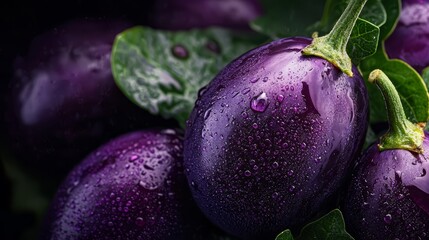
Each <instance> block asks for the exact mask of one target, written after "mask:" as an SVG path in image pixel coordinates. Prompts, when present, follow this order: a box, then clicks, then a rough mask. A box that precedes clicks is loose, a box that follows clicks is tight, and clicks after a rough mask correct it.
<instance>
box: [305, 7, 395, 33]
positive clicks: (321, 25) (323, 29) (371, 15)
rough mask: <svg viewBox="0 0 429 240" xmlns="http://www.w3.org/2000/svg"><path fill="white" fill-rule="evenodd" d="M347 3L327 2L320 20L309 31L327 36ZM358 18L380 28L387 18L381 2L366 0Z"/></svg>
mask: <svg viewBox="0 0 429 240" xmlns="http://www.w3.org/2000/svg"><path fill="white" fill-rule="evenodd" d="M348 2H349V0H327V1H326V3H325V9H324V10H323V16H322V18H321V20H320V21H318V22H317V23H316V24H314V25H313V26H312V27H311V29H313V31H318V32H319V34H322V35H324V34H327V33H328V32H329V31H330V30H331V29H332V27H333V26H334V24H335V22H336V21H337V20H338V18H339V17H340V16H341V14H342V13H343V11H344V9H345V8H346V7H347V3H348ZM360 18H361V19H365V20H366V21H368V22H370V23H372V24H374V25H376V26H377V27H380V26H382V25H383V24H384V23H385V22H386V18H387V16H386V10H385V8H384V7H383V4H382V3H381V0H368V1H367V2H366V4H365V7H364V8H363V10H362V12H361V14H360Z"/></svg>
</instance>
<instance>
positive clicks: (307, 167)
mask: <svg viewBox="0 0 429 240" xmlns="http://www.w3.org/2000/svg"><path fill="white" fill-rule="evenodd" d="M310 43H311V39H308V38H298V37H296V38H286V39H281V40H276V41H274V42H271V43H269V44H266V45H263V46H261V47H259V48H256V49H254V50H251V51H249V52H248V53H245V54H244V55H242V56H241V57H239V58H238V59H236V60H234V61H233V62H232V63H230V64H229V65H228V66H227V67H226V68H225V69H223V70H222V71H221V72H220V73H219V74H218V75H217V76H216V77H215V78H214V79H213V80H212V81H211V82H210V83H209V85H208V86H207V87H206V88H204V89H202V90H201V91H200V94H199V97H198V100H197V101H196V105H195V108H194V110H193V112H192V114H191V116H190V119H189V121H188V126H187V128H186V134H185V148H184V157H185V167H186V169H187V171H186V174H187V177H188V182H189V184H190V186H191V190H192V193H193V196H194V199H195V200H196V202H197V204H198V205H199V207H200V208H201V209H202V211H203V212H204V213H205V214H206V216H207V217H208V218H209V219H210V220H211V221H212V222H213V223H215V224H217V225H218V226H220V227H221V228H222V229H224V230H225V231H227V232H229V233H231V234H233V235H235V236H238V237H241V238H243V239H269V238H274V237H275V235H276V234H278V233H279V232H281V231H282V230H284V229H286V228H290V229H293V230H295V231H297V230H299V229H300V228H301V227H302V226H303V225H304V224H306V223H308V222H309V221H310V220H312V219H314V218H315V217H317V215H319V214H322V213H326V212H327V211H328V210H330V209H332V208H333V207H334V206H335V203H336V197H337V196H336V195H337V192H338V189H339V188H340V187H341V186H342V185H343V184H344V182H345V179H346V178H347V176H348V174H349V173H350V170H351V166H352V165H353V163H354V160H355V159H356V157H357V155H358V154H359V152H360V149H361V146H362V143H363V140H364V136H365V132H366V129H367V120H368V98H367V91H366V88H365V85H364V82H363V80H362V77H361V76H360V75H359V73H358V71H357V69H356V68H355V67H353V70H352V72H353V73H354V76H353V77H349V76H348V75H346V74H344V73H343V72H342V71H341V70H339V69H338V68H336V67H334V65H333V64H331V63H330V62H328V61H326V60H325V59H322V58H319V57H313V56H304V55H302V53H301V50H302V49H303V48H304V47H306V46H307V45H309V44H310Z"/></svg>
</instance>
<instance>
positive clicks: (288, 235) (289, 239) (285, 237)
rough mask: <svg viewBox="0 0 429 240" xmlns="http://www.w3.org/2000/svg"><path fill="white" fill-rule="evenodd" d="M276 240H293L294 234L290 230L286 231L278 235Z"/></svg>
mask: <svg viewBox="0 0 429 240" xmlns="http://www.w3.org/2000/svg"><path fill="white" fill-rule="evenodd" d="M275 240H293V236H292V232H291V231H290V230H289V229H286V230H284V231H283V232H281V233H280V234H279V235H277V237H276V239H275Z"/></svg>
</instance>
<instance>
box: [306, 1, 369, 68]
mask: <svg viewBox="0 0 429 240" xmlns="http://www.w3.org/2000/svg"><path fill="white" fill-rule="evenodd" d="M366 2H367V0H350V2H349V4H348V5H347V7H346V9H345V10H344V12H343V14H341V16H340V18H339V19H338V21H337V22H336V23H335V25H334V27H333V28H332V30H331V31H330V32H329V33H328V34H327V35H325V36H323V37H316V38H314V39H313V42H312V43H311V44H310V45H308V46H307V47H306V48H304V49H303V50H302V53H303V54H304V55H312V56H318V57H322V58H324V59H326V60H327V61H329V62H331V63H332V64H333V65H334V66H336V67H338V68H339V69H340V70H341V71H343V72H344V73H345V74H347V75H349V76H353V72H352V61H351V59H350V57H349V55H348V54H347V51H346V48H347V42H348V41H349V39H350V35H351V33H352V30H353V27H354V25H355V23H356V21H357V19H358V18H359V14H360V12H361V11H362V9H363V7H364V6H365V3H366Z"/></svg>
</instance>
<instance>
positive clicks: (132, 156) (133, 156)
mask: <svg viewBox="0 0 429 240" xmlns="http://www.w3.org/2000/svg"><path fill="white" fill-rule="evenodd" d="M137 159H139V156H138V155H131V157H130V158H129V159H128V161H130V162H134V161H135V160H137Z"/></svg>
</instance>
